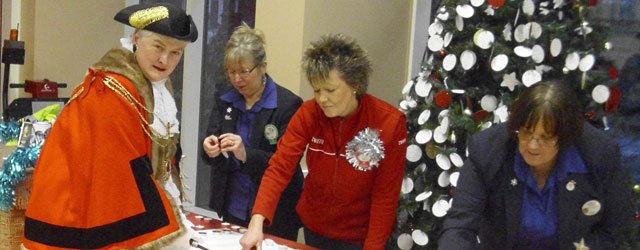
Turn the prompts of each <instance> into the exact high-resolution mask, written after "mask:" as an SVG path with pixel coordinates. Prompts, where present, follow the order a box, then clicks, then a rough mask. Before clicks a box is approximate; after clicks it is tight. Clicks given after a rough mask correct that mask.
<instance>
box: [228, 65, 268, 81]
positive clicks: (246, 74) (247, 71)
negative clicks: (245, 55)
mask: <svg viewBox="0 0 640 250" xmlns="http://www.w3.org/2000/svg"><path fill="white" fill-rule="evenodd" d="M260 64H261V63H258V64H256V65H255V66H253V68H251V69H243V70H242V71H240V72H236V71H235V70H230V69H227V75H228V76H229V78H232V77H234V76H235V75H236V74H237V75H239V76H240V77H241V78H242V79H245V78H247V77H249V74H251V72H253V70H254V69H256V68H257V67H258V66H260Z"/></svg>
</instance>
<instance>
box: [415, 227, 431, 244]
mask: <svg viewBox="0 0 640 250" xmlns="http://www.w3.org/2000/svg"><path fill="white" fill-rule="evenodd" d="M411 238H413V242H415V243H416V244H418V245H420V246H426V245H427V244H428V243H429V236H427V234H426V233H425V232H422V230H420V229H417V230H413V232H412V233H411Z"/></svg>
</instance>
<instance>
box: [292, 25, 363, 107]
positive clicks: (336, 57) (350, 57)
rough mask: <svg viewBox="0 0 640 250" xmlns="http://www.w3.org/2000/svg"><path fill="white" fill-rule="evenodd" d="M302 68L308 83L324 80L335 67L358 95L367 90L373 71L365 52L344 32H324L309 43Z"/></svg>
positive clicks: (312, 83)
mask: <svg viewBox="0 0 640 250" xmlns="http://www.w3.org/2000/svg"><path fill="white" fill-rule="evenodd" d="M302 68H303V70H304V72H305V73H306V76H307V79H308V80H309V83H310V84H311V85H314V84H317V83H321V82H325V81H327V79H328V78H329V72H330V71H331V70H332V69H335V70H337V71H338V72H340V75H341V77H342V79H343V80H344V81H345V82H347V84H348V85H349V86H351V87H352V88H353V89H355V90H356V96H357V97H358V98H359V97H360V96H362V95H363V94H364V93H366V92H367V87H368V85H369V75H371V71H372V70H371V62H370V61H369V56H368V55H367V52H366V51H364V50H363V49H362V48H360V45H358V44H357V43H356V41H355V40H354V39H353V38H350V37H348V36H345V35H343V34H329V35H325V36H322V37H321V38H320V40H318V41H315V42H312V43H311V45H310V46H309V48H307V50H306V51H305V53H304V57H303V58H302Z"/></svg>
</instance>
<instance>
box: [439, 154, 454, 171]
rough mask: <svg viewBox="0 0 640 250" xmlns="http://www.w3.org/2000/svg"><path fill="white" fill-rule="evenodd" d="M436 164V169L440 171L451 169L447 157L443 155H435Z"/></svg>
mask: <svg viewBox="0 0 640 250" xmlns="http://www.w3.org/2000/svg"><path fill="white" fill-rule="evenodd" d="M436 163H437V164H438V167H440V168H441V169H442V170H449V169H450V168H451V162H450V161H449V157H447V156H446V155H444V154H438V155H436Z"/></svg>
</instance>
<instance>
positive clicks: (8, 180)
mask: <svg viewBox="0 0 640 250" xmlns="http://www.w3.org/2000/svg"><path fill="white" fill-rule="evenodd" d="M41 149H42V146H40V145H38V146H34V147H26V148H17V149H16V151H14V152H13V153H11V154H10V155H9V157H7V159H6V160H5V161H4V165H3V169H2V172H1V173H0V210H3V211H10V210H11V209H13V207H14V206H15V202H16V186H17V185H18V184H19V183H20V182H22V181H24V179H25V178H26V177H27V174H26V169H27V168H29V167H33V166H35V164H36V162H37V161H38V157H40V151H41Z"/></svg>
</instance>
